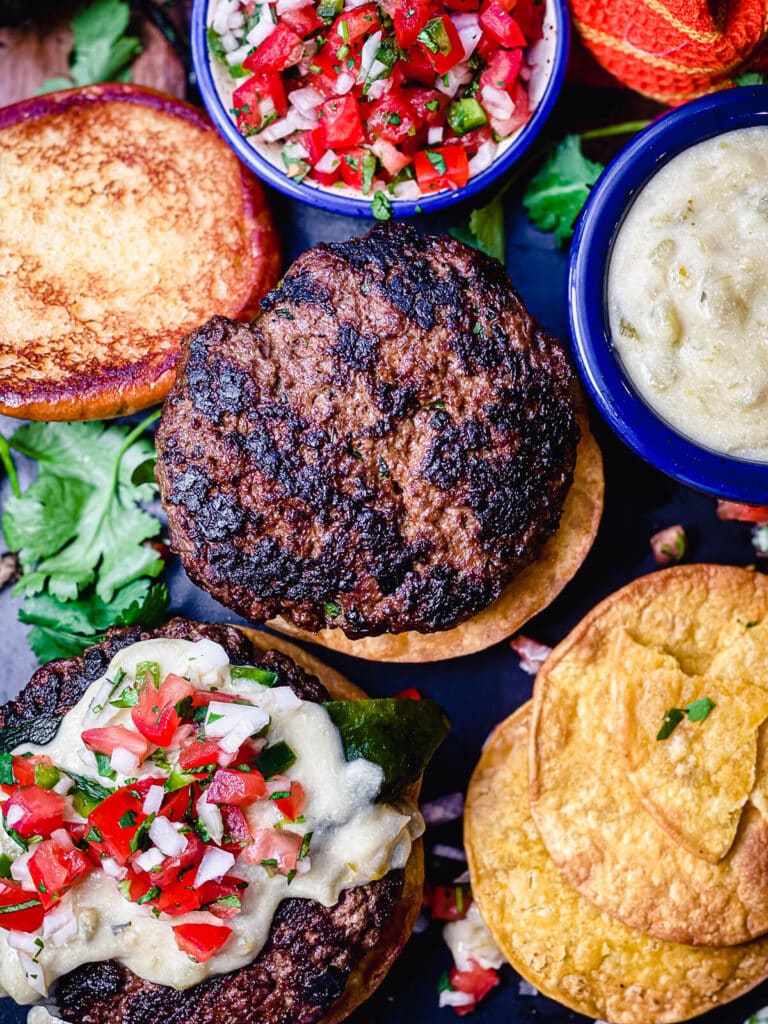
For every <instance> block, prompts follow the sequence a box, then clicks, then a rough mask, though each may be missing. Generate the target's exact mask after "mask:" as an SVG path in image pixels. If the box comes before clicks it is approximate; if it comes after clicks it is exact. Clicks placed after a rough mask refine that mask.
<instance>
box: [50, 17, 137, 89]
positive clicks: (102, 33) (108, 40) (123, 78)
mask: <svg viewBox="0 0 768 1024" xmlns="http://www.w3.org/2000/svg"><path fill="white" fill-rule="evenodd" d="M130 17H131V9H130V5H129V4H128V3H127V2H126V0H94V2H93V3H91V4H89V5H88V6H86V7H83V8H82V9H81V10H79V11H77V13H76V14H75V15H74V16H73V18H72V33H73V44H72V53H71V54H70V58H69V66H70V77H69V78H63V77H58V78H49V79H48V80H47V81H46V82H44V83H43V85H42V87H41V88H40V90H39V93H46V92H53V91H55V90H56V89H69V88H71V87H72V86H76V85H93V84H94V83H96V82H114V81H116V82H129V81H130V79H131V72H130V65H131V64H132V63H133V61H134V60H135V59H136V58H137V57H138V56H139V54H140V53H141V43H140V41H139V39H138V37H136V36H131V35H126V34H125V33H126V30H127V28H128V22H129V21H130Z"/></svg>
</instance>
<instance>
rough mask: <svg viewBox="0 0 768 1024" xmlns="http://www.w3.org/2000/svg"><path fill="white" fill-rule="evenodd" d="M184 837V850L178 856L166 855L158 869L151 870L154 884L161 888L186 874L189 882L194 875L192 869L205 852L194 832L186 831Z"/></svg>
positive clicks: (174, 882) (172, 883)
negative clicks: (185, 841)
mask: <svg viewBox="0 0 768 1024" xmlns="http://www.w3.org/2000/svg"><path fill="white" fill-rule="evenodd" d="M184 838H185V839H186V840H187V845H186V847H185V848H184V852H183V853H182V854H180V855H179V856H178V857H166V858H165V860H164V861H163V863H162V864H161V865H160V870H159V871H153V872H152V876H151V877H152V879H153V881H154V883H155V885H159V886H160V888H161V889H166V888H167V887H168V886H169V885H175V884H176V883H177V882H181V881H182V879H184V878H185V877H186V875H187V874H189V875H190V878H189V881H190V883H191V882H192V880H193V879H194V877H195V875H194V871H193V870H192V869H193V868H195V867H196V866H197V864H199V863H200V860H201V859H202V856H203V853H204V852H205V844H204V843H203V841H202V839H201V838H200V836H198V835H197V834H196V833H195V832H188V833H186V834H185V836H184Z"/></svg>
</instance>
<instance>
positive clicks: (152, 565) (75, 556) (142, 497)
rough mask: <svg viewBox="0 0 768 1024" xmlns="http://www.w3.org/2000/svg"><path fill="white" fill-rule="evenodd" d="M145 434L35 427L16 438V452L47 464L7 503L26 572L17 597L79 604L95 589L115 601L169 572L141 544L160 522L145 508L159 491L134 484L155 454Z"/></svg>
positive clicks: (13, 542)
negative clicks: (47, 596)
mask: <svg viewBox="0 0 768 1024" xmlns="http://www.w3.org/2000/svg"><path fill="white" fill-rule="evenodd" d="M143 427H144V424H142V425H141V426H140V427H139V428H136V430H134V431H133V432H132V433H129V428H127V427H125V426H106V425H105V424H104V423H100V422H98V421H90V422H86V423H31V424H29V425H27V426H23V427H20V428H19V429H18V430H17V431H16V432H15V433H14V435H13V436H12V437H11V439H10V444H11V447H12V448H14V449H15V450H16V451H18V452H20V453H21V454H22V455H26V456H28V457H29V458H32V459H36V460H37V461H38V462H39V464H40V469H39V473H38V478H37V481H36V482H35V483H34V484H33V485H32V486H31V487H29V488H28V489H27V491H26V492H25V493H24V494H23V495H22V496H21V497H20V498H16V497H11V498H10V499H9V500H8V503H7V505H6V510H5V514H4V516H3V532H4V534H5V539H6V541H7V543H8V546H9V547H10V548H11V549H12V550H14V551H17V552H18V553H19V558H20V561H21V565H22V568H23V569H24V575H23V576H22V578H21V580H20V581H19V583H18V584H17V585H16V588H15V590H14V593H25V594H37V593H40V592H42V591H43V590H45V589H46V588H47V590H48V591H49V593H51V594H52V595H53V596H54V597H57V598H59V600H62V601H72V600H75V599H76V598H77V597H78V594H79V593H80V591H82V590H83V589H84V588H85V587H87V586H88V585H89V584H91V583H94V582H95V585H96V594H97V596H98V597H99V598H100V599H101V600H102V601H105V602H109V601H111V600H112V598H113V596H114V594H115V591H117V590H119V589H120V588H121V587H124V586H126V585H127V584H128V583H131V582H133V581H134V580H137V579H139V578H140V577H142V576H158V575H159V574H160V572H162V569H163V561H162V559H161V558H160V557H159V555H158V554H157V552H155V551H154V550H153V549H152V548H151V547H145V546H143V543H142V542H143V541H145V540H147V539H149V538H150V537H155V536H157V534H158V533H159V532H160V523H159V522H158V520H157V519H155V518H154V517H153V516H151V515H149V514H148V513H146V512H144V511H143V510H142V509H141V508H140V507H139V502H141V501H147V500H150V499H151V498H153V497H154V496H155V494H156V493H157V489H156V487H155V485H154V484H149V483H147V484H138V485H136V484H133V483H132V482H131V477H132V475H133V473H134V471H135V470H136V468H137V466H138V465H140V464H141V463H143V462H146V460H147V459H148V458H149V457H150V456H151V453H152V442H151V441H150V440H149V439H148V438H142V437H141V436H140V435H141V433H142V432H143Z"/></svg>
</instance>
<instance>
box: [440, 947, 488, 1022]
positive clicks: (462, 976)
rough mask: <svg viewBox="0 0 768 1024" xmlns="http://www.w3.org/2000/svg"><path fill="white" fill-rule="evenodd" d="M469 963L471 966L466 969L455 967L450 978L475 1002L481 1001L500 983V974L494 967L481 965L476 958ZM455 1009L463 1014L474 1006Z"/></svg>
mask: <svg viewBox="0 0 768 1024" xmlns="http://www.w3.org/2000/svg"><path fill="white" fill-rule="evenodd" d="M469 964H470V966H469V967H468V968H467V969H466V970H464V971H460V970H459V969H458V968H457V967H454V968H453V970H452V971H451V973H450V975H449V980H450V982H451V985H452V986H453V987H454V989H455V990H456V991H457V992H466V993H467V995H470V996H472V998H473V999H474V1001H475V1003H479V1002H480V1001H481V1000H482V999H485V997H486V996H487V995H488V993H489V992H490V991H491V989H492V988H495V987H496V985H498V984H499V975H498V972H497V971H494V969H493V968H492V967H481V966H480V964H479V963H477V961H476V960H470V961H469ZM455 1009H456V1012H457V1013H458V1014H459V1016H463V1015H464V1013H468V1012H469V1011H471V1010H472V1009H473V1006H469V1005H468V1006H466V1007H464V1006H459V1007H456V1008H455Z"/></svg>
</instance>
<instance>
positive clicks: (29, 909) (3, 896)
mask: <svg viewBox="0 0 768 1024" xmlns="http://www.w3.org/2000/svg"><path fill="white" fill-rule="evenodd" d="M44 914H45V911H44V910H43V905H42V903H41V902H40V900H39V899H38V898H37V897H36V896H35V894H34V893H32V892H25V891H24V889H22V888H21V886H20V885H19V884H18V883H17V882H12V881H11V880H10V879H9V878H0V927H2V928H7V929H8V930H9V931H11V930H13V931H17V932H36V931H37V929H38V928H40V927H41V926H42V923H43V916H44Z"/></svg>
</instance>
